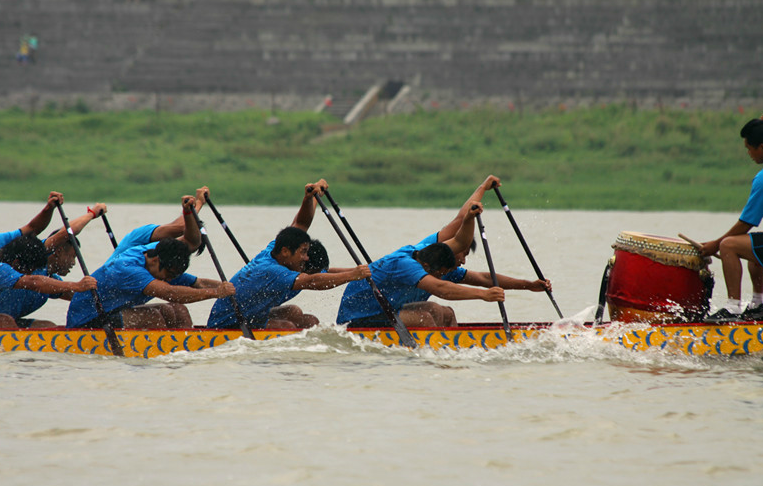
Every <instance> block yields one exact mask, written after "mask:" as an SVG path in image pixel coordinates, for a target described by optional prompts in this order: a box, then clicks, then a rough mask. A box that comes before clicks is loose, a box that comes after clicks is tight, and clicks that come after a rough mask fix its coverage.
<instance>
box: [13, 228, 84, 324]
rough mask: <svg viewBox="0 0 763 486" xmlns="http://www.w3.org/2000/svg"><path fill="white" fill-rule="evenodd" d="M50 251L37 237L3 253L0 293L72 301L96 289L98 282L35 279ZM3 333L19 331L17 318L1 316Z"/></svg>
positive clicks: (21, 239)
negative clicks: (77, 294)
mask: <svg viewBox="0 0 763 486" xmlns="http://www.w3.org/2000/svg"><path fill="white" fill-rule="evenodd" d="M47 258H48V251H47V249H46V248H45V245H44V244H43V243H42V241H40V240H39V239H38V238H37V237H36V236H33V235H21V236H18V237H16V238H14V239H13V240H11V241H9V242H8V243H6V244H5V245H4V246H3V247H2V249H0V292H2V293H5V291H7V290H11V289H13V290H18V291H21V290H24V291H28V292H35V293H40V294H60V295H65V296H68V297H69V298H71V297H70V294H73V293H75V292H86V291H89V290H92V289H94V288H95V287H96V283H97V282H96V279H95V278H93V277H83V278H82V280H80V281H79V282H64V281H61V280H57V279H54V278H51V277H48V276H46V275H33V272H34V271H35V270H37V269H39V268H41V267H44V266H45V263H46V262H47ZM0 329H19V326H18V324H17V323H16V320H15V319H14V317H13V316H10V315H8V314H0Z"/></svg>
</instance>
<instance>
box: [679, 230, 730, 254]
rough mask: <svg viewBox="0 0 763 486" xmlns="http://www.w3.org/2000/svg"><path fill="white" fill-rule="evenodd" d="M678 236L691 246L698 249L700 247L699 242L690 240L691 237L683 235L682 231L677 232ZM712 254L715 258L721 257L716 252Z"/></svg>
mask: <svg viewBox="0 0 763 486" xmlns="http://www.w3.org/2000/svg"><path fill="white" fill-rule="evenodd" d="M678 237H679V238H681V239H682V240H684V241H685V242H687V243H689V244H690V245H691V246H693V247H694V248H696V249H697V250H700V249H701V248H702V244H701V243H700V242H698V241H694V240H692V239H691V238H689V237H688V236H686V235H684V234H682V233H678ZM712 256H714V257H715V258H717V259H719V260H720V258H721V257H720V255H718V254H717V253H715V254H713V255H712Z"/></svg>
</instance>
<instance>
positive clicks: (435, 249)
mask: <svg viewBox="0 0 763 486" xmlns="http://www.w3.org/2000/svg"><path fill="white" fill-rule="evenodd" d="M413 258H415V259H416V260H418V261H419V262H421V263H426V264H427V265H429V268H430V269H431V270H433V271H437V270H440V269H443V268H445V269H450V268H455V267H456V256H455V255H454V254H453V250H451V248H450V247H449V246H448V245H446V244H445V243H432V244H431V245H429V246H427V247H425V248H422V249H421V250H417V251H414V252H413Z"/></svg>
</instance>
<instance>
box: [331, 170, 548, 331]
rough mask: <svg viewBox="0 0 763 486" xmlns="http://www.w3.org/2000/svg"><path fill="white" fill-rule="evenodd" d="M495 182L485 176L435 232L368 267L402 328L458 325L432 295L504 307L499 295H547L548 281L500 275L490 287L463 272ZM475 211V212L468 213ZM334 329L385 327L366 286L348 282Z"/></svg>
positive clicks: (480, 276)
mask: <svg viewBox="0 0 763 486" xmlns="http://www.w3.org/2000/svg"><path fill="white" fill-rule="evenodd" d="M500 182H501V181H500V179H498V178H497V177H495V176H493V175H491V176H488V177H487V178H486V179H485V181H484V182H483V183H482V184H480V185H479V186H478V187H477V189H476V190H475V191H474V193H473V194H472V195H471V196H470V197H469V198H468V199H467V200H466V202H465V203H464V204H463V206H461V209H460V210H459V212H458V214H457V215H456V217H455V218H453V220H452V221H451V222H450V223H448V224H447V225H445V226H444V227H443V228H442V229H441V230H440V231H439V232H437V233H434V234H432V235H429V236H428V237H426V238H424V239H423V240H422V241H420V242H419V243H417V244H416V245H408V246H404V247H402V248H400V249H398V250H397V251H395V252H393V253H390V254H389V255H387V256H385V257H383V258H381V259H379V260H377V261H375V262H374V263H372V264H371V266H370V268H371V273H372V278H373V280H374V282H375V283H376V286H377V287H378V288H379V290H380V291H381V292H382V294H384V296H385V297H387V299H388V300H389V301H390V303H391V304H392V305H393V307H394V308H395V310H396V311H397V312H398V316H399V317H400V319H401V320H402V321H403V323H404V324H405V325H406V326H438V327H452V326H457V325H458V322H457V319H456V315H455V312H454V311H453V308H451V307H449V306H444V305H441V304H438V303H436V302H429V301H428V299H429V297H430V296H432V295H435V296H437V297H440V298H442V299H445V300H469V299H472V300H475V299H476V300H479V299H481V300H485V301H488V302H495V301H503V299H504V292H503V291H504V290H511V289H525V290H531V291H534V292H541V291H544V290H546V289H548V290H551V282H550V281H548V280H535V281H530V280H522V279H516V278H513V277H508V276H506V275H500V274H499V275H497V277H498V284H499V286H498V287H493V281H492V278H491V276H490V273H489V272H474V271H467V270H466V269H464V268H462V265H463V264H464V263H465V262H466V255H467V254H468V253H469V252H470V250H474V249H475V248H476V244H475V242H474V218H475V215H476V214H477V213H478V212H479V213H481V212H482V203H481V201H482V198H483V196H484V195H485V193H486V192H487V191H489V190H491V189H492V188H493V187H494V185H497V186H500ZM475 205H476V206H477V207H478V209H472V207H473V206H475ZM476 287H481V288H476ZM337 323H338V324H345V323H347V324H348V327H349V328H359V327H389V326H390V324H389V321H388V319H387V317H386V316H385V315H384V313H383V312H382V309H381V307H380V306H379V305H378V303H377V302H376V299H374V297H373V294H372V292H371V287H370V285H369V284H368V283H367V282H353V283H351V284H350V285H348V286H347V288H346V289H345V292H344V295H343V296H342V302H341V304H340V307H339V314H338V315H337Z"/></svg>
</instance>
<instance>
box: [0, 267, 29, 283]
mask: <svg viewBox="0 0 763 486" xmlns="http://www.w3.org/2000/svg"><path fill="white" fill-rule="evenodd" d="M23 276H24V275H23V274H21V273H19V272H17V271H16V270H14V269H13V267H12V266H10V265H8V264H7V263H0V290H8V289H12V288H13V286H14V285H16V282H18V281H19V279H20V278H21V277H23Z"/></svg>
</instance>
